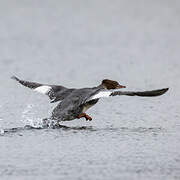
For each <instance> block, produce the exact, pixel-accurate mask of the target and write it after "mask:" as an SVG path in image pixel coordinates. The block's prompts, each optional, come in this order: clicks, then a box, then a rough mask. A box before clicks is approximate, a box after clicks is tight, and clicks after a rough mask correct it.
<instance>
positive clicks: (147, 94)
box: [88, 88, 169, 101]
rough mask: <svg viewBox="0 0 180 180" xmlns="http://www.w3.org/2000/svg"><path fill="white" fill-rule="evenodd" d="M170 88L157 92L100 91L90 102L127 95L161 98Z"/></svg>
mask: <svg viewBox="0 0 180 180" xmlns="http://www.w3.org/2000/svg"><path fill="white" fill-rule="evenodd" d="M168 89H169V88H164V89H157V90H152V91H114V92H112V91H107V90H106V91H104V90H103V91H99V92H98V93H97V94H95V95H93V96H91V97H90V98H89V99H88V101H90V100H93V99H99V98H102V97H110V96H121V95H126V96H142V97H153V96H160V95H163V94H164V93H166V92H167V91H168Z"/></svg>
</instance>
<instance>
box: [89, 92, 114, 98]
mask: <svg viewBox="0 0 180 180" xmlns="http://www.w3.org/2000/svg"><path fill="white" fill-rule="evenodd" d="M111 93H112V92H111V91H100V92H98V93H97V94H95V95H94V96H92V97H91V98H90V100H93V99H99V98H102V97H109V96H110V95H111Z"/></svg>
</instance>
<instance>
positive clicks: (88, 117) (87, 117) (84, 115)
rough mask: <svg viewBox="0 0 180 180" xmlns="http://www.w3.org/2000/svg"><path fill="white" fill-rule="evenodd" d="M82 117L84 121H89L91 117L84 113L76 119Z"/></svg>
mask: <svg viewBox="0 0 180 180" xmlns="http://www.w3.org/2000/svg"><path fill="white" fill-rule="evenodd" d="M82 117H85V118H86V121H91V120H92V117H90V116H89V115H87V114H86V113H81V114H80V115H79V116H78V117H77V118H78V119H80V118H82Z"/></svg>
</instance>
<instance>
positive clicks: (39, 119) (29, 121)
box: [21, 104, 56, 128]
mask: <svg viewBox="0 0 180 180" xmlns="http://www.w3.org/2000/svg"><path fill="white" fill-rule="evenodd" d="M21 121H22V122H23V123H24V124H25V125H26V126H31V127H34V128H44V127H53V126H54V125H55V124H56V122H55V121H54V120H52V119H51V118H44V117H43V115H41V112H40V110H39V108H38V107H37V106H36V105H34V104H28V105H26V107H25V109H24V111H23V112H22V120H21Z"/></svg>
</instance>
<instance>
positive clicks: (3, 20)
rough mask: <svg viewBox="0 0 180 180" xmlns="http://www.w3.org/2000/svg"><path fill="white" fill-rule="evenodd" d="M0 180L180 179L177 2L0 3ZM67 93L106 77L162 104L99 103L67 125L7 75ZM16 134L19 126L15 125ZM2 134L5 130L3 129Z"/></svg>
mask: <svg viewBox="0 0 180 180" xmlns="http://www.w3.org/2000/svg"><path fill="white" fill-rule="evenodd" d="M0 72H1V75H0V84H1V85H0V98H1V101H0V129H1V134H2V135H1V136H0V179H1V180H6V179H8V180H9V179H13V180H16V179H17V180H24V179H26V180H28V179H34V180H35V179H37V180H46V179H47V180H49V179H53V180H56V179H57V180H58V179H67V180H68V179H72V180H76V179H81V180H84V179H85V180H86V179H93V180H94V179H97V180H100V179H103V180H110V179H113V180H116V179H117V180H119V179H122V180H134V179H135V180H139V179H143V180H152V179H153V180H154V179H155V180H166V179H168V180H173V179H177V180H178V179H180V115H179V112H180V98H179V97H180V90H179V89H180V81H179V78H180V1H178V0H147V1H143V0H134V1H132V0H126V1H123V0H112V1H108V0H86V1H83V0H76V1H73V0H69V1H66V0H60V1H58V0H39V1H27V0H21V1H17V0H14V1H10V0H4V1H3V0H2V1H0ZM12 75H17V76H19V77H20V78H22V79H26V80H32V81H37V82H44V83H51V84H62V85H64V86H67V87H77V88H78V87H91V86H96V85H97V84H99V83H100V82H101V80H102V79H104V78H110V79H114V80H118V81H119V82H120V83H121V84H123V85H126V86H127V89H128V90H147V89H156V88H163V87H170V90H169V91H168V93H167V94H165V95H164V96H160V97H156V98H139V97H117V98H115V97H114V98H109V99H103V100H101V101H100V102H99V103H98V104H97V105H96V106H95V107H93V108H92V109H90V110H89V111H88V114H89V115H91V116H92V117H93V120H92V122H86V121H85V120H84V119H80V120H74V121H71V122H66V123H63V124H64V125H66V126H68V127H71V128H69V129H41V130H38V129H31V128H24V126H25V125H28V124H30V125H32V124H33V123H35V122H36V123H38V122H39V121H40V119H41V118H44V117H47V116H48V115H49V113H50V112H51V110H52V108H53V107H54V106H55V104H54V105H51V104H49V101H48V98H47V97H44V96H42V95H39V94H36V93H34V92H32V91H31V90H29V89H26V88H24V87H22V86H20V85H18V84H17V83H16V82H14V81H12V80H11V79H10V77H11V76H12ZM12 128H14V129H12ZM3 131H5V132H4V133H3Z"/></svg>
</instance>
